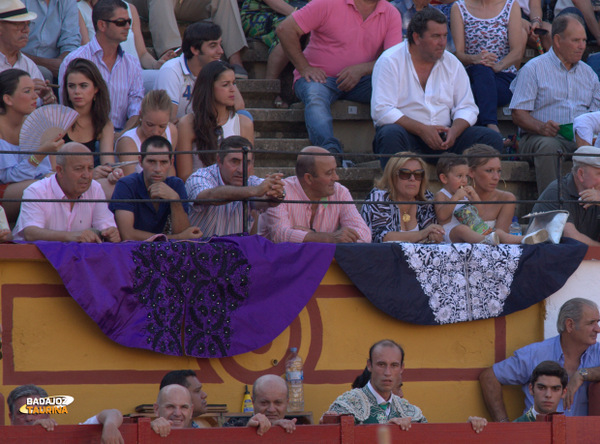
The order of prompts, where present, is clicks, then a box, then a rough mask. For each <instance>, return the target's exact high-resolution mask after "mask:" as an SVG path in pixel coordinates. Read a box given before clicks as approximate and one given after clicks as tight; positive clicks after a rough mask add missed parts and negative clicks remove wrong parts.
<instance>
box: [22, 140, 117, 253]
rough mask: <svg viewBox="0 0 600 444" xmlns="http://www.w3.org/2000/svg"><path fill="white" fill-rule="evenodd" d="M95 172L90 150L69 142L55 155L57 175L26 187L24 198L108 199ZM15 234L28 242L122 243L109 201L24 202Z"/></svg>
mask: <svg viewBox="0 0 600 444" xmlns="http://www.w3.org/2000/svg"><path fill="white" fill-rule="evenodd" d="M72 153H87V154H89V155H88V156H85V155H80V154H79V155H77V154H76V155H69V154H72ZM93 170H94V158H93V157H92V155H91V153H90V150H89V149H87V148H86V147H85V146H84V145H82V144H80V143H77V142H69V143H66V144H65V145H63V147H62V148H61V149H60V150H59V151H58V155H57V156H56V174H55V175H53V176H50V177H47V178H45V179H42V180H40V181H37V182H34V183H32V184H31V185H29V186H28V187H27V188H25V191H24V192H23V199H33V200H44V199H56V200H59V201H60V200H63V199H70V200H77V199H81V200H87V199H90V200H92V199H106V197H105V195H104V192H103V191H102V186H101V185H100V184H99V183H98V182H96V181H95V180H92V172H93ZM13 234H14V236H15V239H21V240H23V239H24V240H28V241H36V240H47V241H60V242H97V243H101V242H102V241H107V242H120V241H121V237H120V236H119V230H117V225H116V223H115V219H114V217H113V214H112V213H111V212H110V210H109V209H108V205H107V204H106V202H23V203H22V205H21V213H20V214H19V219H18V220H17V224H16V225H15V229H14V230H13Z"/></svg>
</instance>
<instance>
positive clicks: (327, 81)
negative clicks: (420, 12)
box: [277, 0, 402, 153]
mask: <svg viewBox="0 0 600 444" xmlns="http://www.w3.org/2000/svg"><path fill="white" fill-rule="evenodd" d="M308 33H310V42H309V43H308V46H307V47H306V49H305V50H304V52H302V47H301V46H300V38H301V37H302V36H303V35H304V34H308ZM277 35H278V36H279V39H280V41H281V45H282V47H283V49H284V51H285V52H286V54H287V56H288V57H289V59H290V60H291V62H292V63H293V64H294V66H295V67H296V70H295V71H294V82H295V83H294V90H295V92H296V95H297V96H298V98H300V100H302V101H303V102H304V105H305V109H304V120H305V122H306V128H307V130H308V136H309V138H310V141H311V143H312V144H313V145H316V146H321V147H323V148H325V149H327V150H328V151H330V152H331V153H341V152H342V147H341V144H340V141H339V140H338V139H336V138H335V137H334V135H333V124H332V118H331V110H330V105H331V103H333V102H334V101H336V100H338V99H346V100H354V101H356V102H362V103H369V102H370V100H371V72H372V71H373V66H374V64H375V61H376V60H377V57H379V55H380V54H381V53H382V51H384V50H386V49H388V48H390V47H392V46H394V45H396V44H398V43H400V42H401V41H402V18H401V17H400V13H399V12H398V10H397V9H396V8H394V7H393V6H392V5H390V4H389V3H388V2H387V1H384V0H381V1H380V0H312V1H311V2H309V3H308V4H307V5H306V6H305V7H303V8H302V9H300V10H299V11H296V12H294V13H293V14H292V15H291V16H289V17H288V18H287V19H285V20H284V21H283V22H282V23H281V24H280V25H279V26H278V27H277Z"/></svg>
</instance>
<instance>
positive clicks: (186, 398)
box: [150, 384, 194, 437]
mask: <svg viewBox="0 0 600 444" xmlns="http://www.w3.org/2000/svg"><path fill="white" fill-rule="evenodd" d="M193 411H194V405H193V404H192V395H191V394H190V391H189V390H188V389H187V388H185V387H183V386H181V385H179V384H171V385H166V386H164V387H163V388H162V389H160V391H159V392H158V398H157V399H156V403H155V404H154V414H155V415H156V416H157V418H156V419H155V420H154V421H152V422H151V423H150V427H152V430H154V432H155V433H156V434H158V435H160V436H162V437H165V436H168V435H169V433H171V429H185V428H190V427H193V425H192V424H193V422H192V412H193Z"/></svg>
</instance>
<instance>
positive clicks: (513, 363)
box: [493, 336, 600, 416]
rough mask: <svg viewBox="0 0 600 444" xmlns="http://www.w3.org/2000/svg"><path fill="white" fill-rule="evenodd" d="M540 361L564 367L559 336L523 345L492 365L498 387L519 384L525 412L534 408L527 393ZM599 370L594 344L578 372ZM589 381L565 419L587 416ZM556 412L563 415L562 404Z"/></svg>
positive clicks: (597, 346)
mask: <svg viewBox="0 0 600 444" xmlns="http://www.w3.org/2000/svg"><path fill="white" fill-rule="evenodd" d="M542 361H555V362H558V363H559V364H560V365H561V366H563V367H564V365H565V356H564V355H563V351H562V347H561V346H560V336H554V337H553V338H549V339H546V340H545V341H542V342H535V343H533V344H529V345H526V346H525V347H523V348H520V349H518V350H517V351H515V353H514V355H513V356H511V357H510V358H507V359H505V360H504V361H501V362H498V363H496V364H494V367H493V369H494V374H495V375H496V378H498V381H500V384H505V385H506V384H508V385H516V384H520V385H521V386H522V388H523V392H524V393H525V410H524V412H526V411H527V410H529V409H530V408H531V406H532V405H533V396H532V395H531V393H529V388H528V387H529V378H530V377H531V373H533V369H534V368H535V367H537V365H538V364H539V363H540V362H542ZM598 366H600V344H598V343H596V344H594V345H591V346H590V347H588V348H587V350H586V351H585V352H584V353H583V355H581V360H580V363H579V368H588V367H598ZM589 384H590V383H589V381H587V382H584V383H583V384H582V385H581V387H579V390H577V391H576V392H575V397H574V398H573V405H572V406H571V409H570V410H568V411H566V412H565V415H566V416H587V414H588V398H587V390H588V385H589ZM556 411H558V412H562V411H564V408H563V404H562V400H561V401H560V403H559V404H558V407H557V409H556Z"/></svg>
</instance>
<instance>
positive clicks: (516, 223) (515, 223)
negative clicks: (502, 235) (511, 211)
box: [509, 216, 523, 236]
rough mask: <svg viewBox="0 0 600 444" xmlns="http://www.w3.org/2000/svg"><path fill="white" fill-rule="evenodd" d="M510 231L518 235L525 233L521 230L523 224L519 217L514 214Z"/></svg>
mask: <svg viewBox="0 0 600 444" xmlns="http://www.w3.org/2000/svg"><path fill="white" fill-rule="evenodd" d="M509 233H510V234H514V235H517V236H521V235H522V234H523V231H522V230H521V224H520V223H519V219H517V216H514V217H513V218H512V223H511V224H510V230H509Z"/></svg>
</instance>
